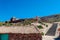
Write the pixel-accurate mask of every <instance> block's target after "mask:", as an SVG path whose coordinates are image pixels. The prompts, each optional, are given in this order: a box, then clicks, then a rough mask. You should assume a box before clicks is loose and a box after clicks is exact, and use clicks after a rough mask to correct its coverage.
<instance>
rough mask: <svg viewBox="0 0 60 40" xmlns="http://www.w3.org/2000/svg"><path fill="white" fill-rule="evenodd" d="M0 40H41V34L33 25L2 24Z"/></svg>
mask: <svg viewBox="0 0 60 40" xmlns="http://www.w3.org/2000/svg"><path fill="white" fill-rule="evenodd" d="M0 40H42V36H41V34H40V32H39V30H38V28H37V27H35V26H17V27H15V26H10V27H6V26H2V27H0Z"/></svg>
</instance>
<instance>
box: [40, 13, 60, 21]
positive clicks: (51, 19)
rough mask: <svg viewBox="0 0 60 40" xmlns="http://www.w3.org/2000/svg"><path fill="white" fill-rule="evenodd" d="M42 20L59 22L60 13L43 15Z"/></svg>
mask: <svg viewBox="0 0 60 40" xmlns="http://www.w3.org/2000/svg"><path fill="white" fill-rule="evenodd" d="M41 20H42V21H44V22H59V21H60V14H56V15H50V16H45V17H41Z"/></svg>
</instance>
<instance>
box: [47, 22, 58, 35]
mask: <svg viewBox="0 0 60 40" xmlns="http://www.w3.org/2000/svg"><path fill="white" fill-rule="evenodd" d="M56 29H57V23H54V24H53V25H52V27H51V28H50V29H49V30H48V32H47V33H46V35H48V36H55V32H56Z"/></svg>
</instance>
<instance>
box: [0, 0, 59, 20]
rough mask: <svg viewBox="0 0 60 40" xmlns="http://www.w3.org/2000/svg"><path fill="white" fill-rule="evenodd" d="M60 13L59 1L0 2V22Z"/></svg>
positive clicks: (26, 0) (14, 0) (15, 0)
mask: <svg viewBox="0 0 60 40" xmlns="http://www.w3.org/2000/svg"><path fill="white" fill-rule="evenodd" d="M59 13H60V0H0V21H5V20H9V19H10V18H11V17H13V16H14V17H17V18H31V17H35V16H47V15H52V14H59Z"/></svg>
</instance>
